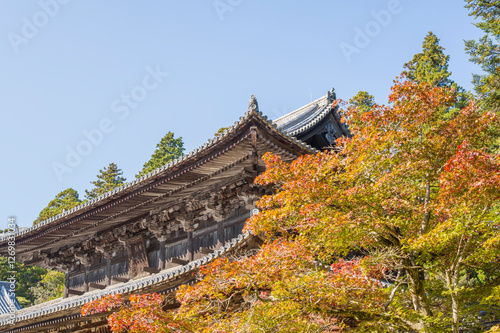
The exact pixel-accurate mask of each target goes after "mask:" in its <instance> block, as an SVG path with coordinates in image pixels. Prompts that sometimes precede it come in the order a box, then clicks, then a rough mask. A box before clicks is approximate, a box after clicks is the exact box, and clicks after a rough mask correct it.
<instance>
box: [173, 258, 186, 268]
mask: <svg viewBox="0 0 500 333" xmlns="http://www.w3.org/2000/svg"><path fill="white" fill-rule="evenodd" d="M171 262H172V264H174V265H180V266H184V265H187V264H189V261H187V260H182V259H177V258H172V261H171Z"/></svg>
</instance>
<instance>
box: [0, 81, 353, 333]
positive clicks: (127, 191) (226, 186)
mask: <svg viewBox="0 0 500 333" xmlns="http://www.w3.org/2000/svg"><path fill="white" fill-rule="evenodd" d="M334 100H335V93H334V91H333V89H332V90H331V91H329V92H328V93H327V95H325V96H324V97H322V98H320V99H317V100H315V101H313V102H311V103H309V104H307V105H305V106H303V107H301V108H300V109H298V110H295V111H293V112H291V113H289V114H287V115H285V116H283V117H280V118H279V119H276V120H274V121H270V120H268V119H267V117H266V116H264V115H263V114H262V113H261V112H260V111H259V107H258V104H257V100H256V99H255V97H254V96H252V99H251V100H250V103H249V107H248V111H247V112H246V113H245V114H244V116H242V117H241V118H240V120H239V121H237V122H235V124H234V125H233V126H231V127H229V128H228V129H227V130H226V131H225V132H224V133H223V134H221V135H219V136H217V137H215V138H213V139H211V140H208V141H207V142H206V143H205V144H203V145H202V146H200V147H199V148H198V149H195V150H194V151H192V152H190V153H189V154H186V155H184V156H183V157H182V158H179V159H177V160H175V161H173V162H171V163H169V164H167V165H165V166H163V167H160V168H158V169H157V170H155V171H153V172H151V173H149V174H148V175H146V176H144V177H142V178H140V179H137V180H134V181H132V182H130V183H127V184H126V185H123V186H122V187H120V188H117V189H115V190H113V191H110V192H108V193H106V194H104V195H102V196H100V197H99V198H96V199H94V200H90V201H88V202H85V203H84V204H82V205H80V206H78V207H75V208H73V209H71V210H68V211H65V212H64V213H62V214H60V215H58V216H56V217H53V218H50V219H48V220H46V221H43V222H41V223H39V224H37V225H35V226H33V227H30V228H26V229H24V230H21V231H19V232H17V234H16V235H15V237H16V259H17V260H18V261H22V262H24V263H25V264H30V265H38V266H41V267H45V268H48V269H54V270H59V271H62V272H65V273H66V282H65V288H64V297H62V298H59V299H56V300H52V301H49V302H46V303H43V304H39V305H34V306H31V307H28V308H25V309H21V310H17V311H16V313H15V320H14V321H12V320H11V316H10V315H9V314H3V315H0V331H1V332H73V333H77V332H109V330H108V326H107V321H106V316H105V315H104V314H100V315H94V316H86V317H83V316H81V315H80V310H81V307H82V305H84V304H85V303H88V302H90V301H92V300H95V299H97V298H99V297H101V296H103V295H108V294H125V295H127V294H132V293H150V292H159V293H165V294H167V295H170V294H173V293H174V292H175V290H176V288H178V287H179V286H180V285H182V284H186V283H194V282H195V277H194V275H193V272H195V271H197V270H198V268H199V267H200V266H202V265H205V264H207V263H209V262H211V261H213V260H214V259H215V258H217V257H219V256H225V255H227V254H229V253H233V252H234V251H244V250H245V249H252V248H255V247H258V245H259V240H258V239H256V238H255V237H253V236H252V235H249V234H242V229H243V225H244V223H245V221H246V220H247V218H249V217H250V216H251V214H254V213H256V211H255V206H254V204H255V201H256V199H258V198H259V197H260V196H261V195H263V194H265V193H270V189H268V188H264V187H260V186H257V185H255V184H254V183H253V180H254V179H255V177H256V176H257V175H258V174H259V173H261V172H262V171H263V170H264V164H263V161H262V160H261V156H262V155H263V154H265V153H266V152H273V153H274V154H277V155H280V156H281V157H282V159H283V160H285V161H292V160H294V159H295V158H297V157H298V156H300V155H303V154H310V153H314V152H316V151H317V149H324V148H326V147H329V146H332V144H334V141H335V139H336V138H338V137H340V136H346V135H349V134H348V130H347V128H346V127H345V125H344V124H342V123H341V122H340V115H339V113H338V110H337V109H336V108H332V102H333V101H334ZM8 246H9V245H8V241H7V240H6V239H0V255H1V256H8ZM172 299H173V297H172Z"/></svg>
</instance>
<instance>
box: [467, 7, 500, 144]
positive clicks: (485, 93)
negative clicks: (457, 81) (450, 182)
mask: <svg viewBox="0 0 500 333" xmlns="http://www.w3.org/2000/svg"><path fill="white" fill-rule="evenodd" d="M466 3H467V4H466V5H465V7H466V8H468V9H469V10H470V14H469V15H471V16H474V18H476V19H479V20H481V21H480V22H478V23H476V24H475V25H476V26H477V27H478V28H479V29H481V30H483V31H484V33H485V34H484V36H483V37H481V38H480V39H479V40H478V41H475V40H467V41H465V51H466V52H467V53H468V54H469V55H470V56H471V57H470V60H471V61H472V62H473V63H475V64H478V65H480V66H481V69H482V70H483V71H485V72H486V74H484V75H479V74H474V75H473V76H472V83H474V87H475V90H476V92H477V93H478V94H479V105H480V107H481V108H482V109H483V110H485V111H492V112H497V113H498V112H500V1H499V0H466ZM491 137H492V138H493V140H492V143H491V144H490V145H489V147H488V149H489V150H490V151H492V152H499V151H500V125H497V126H494V127H493V128H491Z"/></svg>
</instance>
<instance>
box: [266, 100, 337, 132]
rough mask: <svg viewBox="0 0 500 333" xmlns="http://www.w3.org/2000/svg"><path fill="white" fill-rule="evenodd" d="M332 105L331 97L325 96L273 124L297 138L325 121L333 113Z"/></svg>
mask: <svg viewBox="0 0 500 333" xmlns="http://www.w3.org/2000/svg"><path fill="white" fill-rule="evenodd" d="M331 104H332V103H331V101H330V99H329V96H328V95H325V96H323V97H321V98H318V99H317V100H315V101H313V102H311V103H309V104H307V105H304V106H303V107H301V108H299V109H297V110H295V111H292V112H290V113H288V114H286V115H284V116H282V117H280V118H278V119H275V120H273V123H274V124H276V125H277V126H278V128H279V129H280V130H282V131H286V132H287V133H290V135H292V136H296V135H299V134H301V133H303V132H304V131H306V130H308V129H309V128H311V127H313V126H314V125H315V124H317V123H318V122H320V121H321V120H323V119H324V118H325V117H326V116H327V115H328V114H329V113H330V112H331Z"/></svg>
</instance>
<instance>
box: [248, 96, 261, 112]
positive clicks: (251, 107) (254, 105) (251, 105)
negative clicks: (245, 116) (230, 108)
mask: <svg viewBox="0 0 500 333" xmlns="http://www.w3.org/2000/svg"><path fill="white" fill-rule="evenodd" d="M252 111H253V112H259V103H258V102H257V97H255V95H252V96H251V97H250V102H248V112H252Z"/></svg>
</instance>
